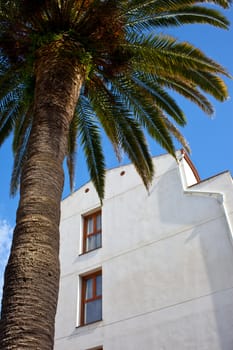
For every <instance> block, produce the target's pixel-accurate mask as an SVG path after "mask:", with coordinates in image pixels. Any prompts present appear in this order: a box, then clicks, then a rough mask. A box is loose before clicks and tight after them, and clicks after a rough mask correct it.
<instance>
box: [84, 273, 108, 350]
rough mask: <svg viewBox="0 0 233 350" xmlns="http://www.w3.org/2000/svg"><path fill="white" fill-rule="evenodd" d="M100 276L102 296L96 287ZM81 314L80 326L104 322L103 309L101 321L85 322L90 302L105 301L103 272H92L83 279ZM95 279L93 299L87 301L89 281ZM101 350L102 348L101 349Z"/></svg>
mask: <svg viewBox="0 0 233 350" xmlns="http://www.w3.org/2000/svg"><path fill="white" fill-rule="evenodd" d="M98 276H101V295H97V287H96V284H97V283H96V279H97V277H98ZM81 278H82V280H81V288H82V289H81V313H80V326H86V325H89V324H92V323H95V322H100V321H102V316H103V315H102V312H103V309H102V308H101V318H100V319H99V320H95V321H92V322H85V310H86V305H87V304H88V303H90V302H93V301H95V300H101V301H102V300H103V291H102V285H103V283H102V270H98V271H95V272H91V273H89V274H86V275H84V276H82V277H81ZM89 279H93V285H92V293H93V297H91V298H87V299H86V297H85V296H86V288H87V280H89ZM100 349H101V348H100Z"/></svg>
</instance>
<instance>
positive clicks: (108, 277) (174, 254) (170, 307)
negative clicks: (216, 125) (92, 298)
mask: <svg viewBox="0 0 233 350" xmlns="http://www.w3.org/2000/svg"><path fill="white" fill-rule="evenodd" d="M179 156H180V162H179V164H177V162H176V161H175V160H174V159H173V158H171V157H170V156H168V155H163V156H160V157H156V158H155V159H154V162H155V166H156V176H155V179H154V181H153V184H152V186H151V188H150V191H149V193H147V191H146V190H145V188H144V187H143V185H142V183H141V180H140V178H139V177H138V175H137V174H136V173H135V170H134V168H133V167H132V165H128V166H123V167H120V168H116V169H112V170H109V171H108V172H107V178H106V180H107V181H106V195H105V200H104V203H103V207H102V220H103V224H102V231H103V245H102V248H100V249H97V250H95V251H93V252H90V253H87V254H83V255H80V253H81V250H80V247H81V239H82V237H81V236H82V235H81V232H82V214H85V213H87V212H89V211H90V210H93V209H95V208H98V207H99V200H98V197H97V195H96V193H95V191H94V189H93V186H92V184H91V183H88V184H86V185H85V186H83V187H82V188H80V189H79V190H78V191H77V192H75V193H74V194H73V195H72V196H70V197H68V198H66V199H65V200H64V201H63V202H62V220H61V253H60V257H61V287H60V294H59V304H58V311H57V319H56V343H55V350H66V349H69V350H87V349H92V348H94V347H95V346H99V345H103V348H104V350H119V349H121V350H135V349H145V350H152V349H156V350H160V349H161V350H170V349H174V348H176V349H179V350H180V349H181V350H183V349H185V350H186V349H192V350H194V349H198V350H204V349H205V350H210V349H211V350H220V349H223V350H232V349H233V332H232V328H233V273H232V266H233V247H232V239H231V238H232V236H231V235H232V233H231V232H230V226H231V219H232V218H233V196H232V194H233V186H232V179H231V177H230V175H229V173H224V174H222V175H219V176H217V177H215V178H213V179H209V180H207V181H204V182H202V183H199V184H195V185H194V186H191V187H187V184H189V185H190V184H193V183H195V182H196V180H195V177H194V176H193V175H192V172H191V170H190V167H189V165H188V163H187V162H185V163H184V160H183V158H182V155H181V154H179ZM123 170H124V171H125V174H124V175H123V176H121V175H120V173H121V172H122V171H123ZM87 188H88V189H89V191H88V192H86V191H85V190H86V189H87ZM100 267H101V268H102V272H103V321H100V322H97V323H95V324H92V325H87V326H84V327H78V326H79V323H78V320H79V315H78V313H79V293H80V275H82V274H84V273H87V272H90V271H93V270H95V269H97V268H100Z"/></svg>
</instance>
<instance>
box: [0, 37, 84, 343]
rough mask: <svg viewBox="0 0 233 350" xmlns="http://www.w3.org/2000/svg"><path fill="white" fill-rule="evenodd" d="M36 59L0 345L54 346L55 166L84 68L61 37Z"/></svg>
mask: <svg viewBox="0 0 233 350" xmlns="http://www.w3.org/2000/svg"><path fill="white" fill-rule="evenodd" d="M62 47H63V49H62ZM64 47H65V48H64ZM36 62H37V64H36V66H35V74H36V89H35V103H34V120H33V126H32V131H31V135H30V141H29V151H28V154H27V159H26V162H25V165H24V167H23V172H22V177H21V185H20V202H19V207H18V211H17V220H16V227H15V231H14V237H13V244H12V249H11V253H10V258H9V261H8V265H7V268H6V272H5V286H4V291H3V302H2V311H1V327H0V349H1V350H6V349H10V350H13V349H17V350H21V349H30V350H33V349H37V350H47V349H48V350H51V349H53V343H54V321H55V314H56V306H57V297H58V286H59V277H60V276H59V275H60V267H59V222H60V200H61V195H62V190H63V182H64V174H63V167H62V166H63V160H64V157H65V155H66V150H67V134H68V130H69V125H70V122H71V119H72V117H73V114H74V109H75V105H76V103H77V99H78V96H79V92H80V88H81V85H82V83H83V79H84V71H83V69H82V67H81V65H79V64H78V61H77V59H75V58H74V57H73V58H72V49H70V48H69V47H68V44H67V43H65V42H64V41H62V40H60V41H57V42H55V43H53V44H50V45H47V47H46V48H44V49H43V51H42V50H41V51H40V52H38V57H37V59H36Z"/></svg>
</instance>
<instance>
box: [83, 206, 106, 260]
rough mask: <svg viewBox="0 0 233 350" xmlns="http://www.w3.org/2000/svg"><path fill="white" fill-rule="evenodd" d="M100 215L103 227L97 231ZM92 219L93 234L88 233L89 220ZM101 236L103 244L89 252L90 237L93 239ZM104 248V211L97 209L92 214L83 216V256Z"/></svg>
mask: <svg viewBox="0 0 233 350" xmlns="http://www.w3.org/2000/svg"><path fill="white" fill-rule="evenodd" d="M99 214H100V217H101V227H100V229H99V230H97V217H98V215H99ZM90 218H92V219H93V232H91V233H89V234H88V233H87V228H88V220H89V219H90ZM99 234H100V235H101V244H100V246H98V247H96V248H93V249H89V250H87V240H88V238H89V237H93V236H96V235H99ZM101 247H102V210H101V209H97V210H95V211H93V212H91V213H88V214H85V215H83V247H82V250H83V254H86V253H89V252H92V251H93V250H96V249H99V248H101Z"/></svg>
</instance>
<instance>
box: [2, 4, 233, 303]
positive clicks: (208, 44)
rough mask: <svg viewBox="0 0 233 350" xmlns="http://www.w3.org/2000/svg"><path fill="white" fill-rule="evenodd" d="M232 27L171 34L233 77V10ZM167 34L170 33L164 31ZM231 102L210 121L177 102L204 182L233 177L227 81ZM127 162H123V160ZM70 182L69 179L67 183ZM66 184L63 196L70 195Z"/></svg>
mask: <svg viewBox="0 0 233 350" xmlns="http://www.w3.org/2000/svg"><path fill="white" fill-rule="evenodd" d="M225 14H226V16H227V17H228V18H229V19H230V21H231V23H232V26H231V28H230V30H229V31H225V30H221V29H216V28H213V27H210V26H207V25H197V26H184V27H182V28H179V29H176V30H174V29H173V30H169V33H170V34H172V35H173V36H175V37H177V38H179V39H180V40H185V41H189V42H191V43H193V44H195V45H196V46H197V47H199V48H200V49H202V50H204V51H205V53H206V54H207V55H208V56H210V57H211V58H213V59H215V60H216V61H218V62H219V63H221V64H222V65H223V66H224V67H226V68H227V70H228V71H229V72H230V73H231V74H232V75H233V45H232V40H233V9H231V10H228V11H226V12H225ZM164 33H168V31H166V30H164ZM226 83H227V85H228V89H229V95H230V98H229V100H228V101H226V102H224V103H218V102H217V101H215V100H211V101H212V102H213V104H214V106H215V114H214V116H213V118H211V119H210V118H209V117H207V116H206V115H205V114H204V113H203V112H202V111H201V110H199V109H198V108H197V107H196V106H194V105H193V104H191V103H190V102H187V101H185V100H184V99H182V98H180V97H179V98H178V97H177V101H178V102H179V104H180V106H181V107H182V108H183V110H184V111H185V113H186V116H187V119H188V125H187V126H186V127H185V128H184V129H183V134H184V135H185V137H186V138H187V139H188V141H189V144H190V146H191V150H192V153H191V159H192V161H193V163H194V165H195V166H196V168H197V170H198V172H199V175H200V177H201V179H205V178H208V177H210V176H213V175H216V174H218V173H220V172H223V171H225V170H229V171H230V172H231V174H232V175H233V80H229V79H226ZM10 141H11V140H10V139H9V140H8V141H7V142H6V144H4V145H3V146H2V148H1V149H0V299H1V289H2V274H3V269H4V266H5V263H6V260H7V255H8V251H9V246H10V240H11V232H12V228H13V226H14V222H15V212H16V208H17V203H18V196H16V198H14V199H12V198H10V197H9V186H10V174H11V169H12V164H13V158H12V152H11V142H10ZM103 145H104V148H105V154H106V163H107V167H114V166H117V165H118V163H117V161H116V160H115V157H114V154H113V152H112V149H111V146H110V144H109V143H108V141H106V140H104V142H103ZM150 148H151V153H152V155H154V156H156V155H158V154H161V153H164V151H163V150H162V149H161V148H160V147H158V146H157V145H156V144H154V143H152V142H150ZM123 161H124V159H123ZM88 179H89V176H88V174H87V170H86V166H85V161H84V159H83V157H82V155H79V156H78V161H77V170H76V180H75V181H76V188H78V187H80V186H81V185H82V184H84V183H85V182H87V181H88ZM67 180H68V179H67ZM67 180H66V183H65V189H64V196H67V195H68V194H69V186H68V181H67Z"/></svg>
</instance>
